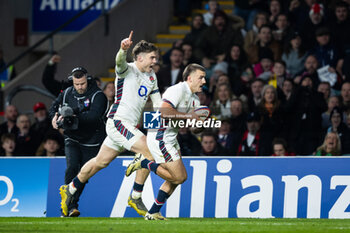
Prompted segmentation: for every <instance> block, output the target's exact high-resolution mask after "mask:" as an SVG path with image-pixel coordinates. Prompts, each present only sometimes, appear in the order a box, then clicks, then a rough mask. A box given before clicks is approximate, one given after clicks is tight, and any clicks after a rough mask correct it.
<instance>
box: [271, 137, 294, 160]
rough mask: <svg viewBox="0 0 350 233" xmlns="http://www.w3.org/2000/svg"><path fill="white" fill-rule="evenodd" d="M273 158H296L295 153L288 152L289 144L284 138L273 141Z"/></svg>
mask: <svg viewBox="0 0 350 233" xmlns="http://www.w3.org/2000/svg"><path fill="white" fill-rule="evenodd" d="M272 149H273V154H272V156H295V153H293V152H288V150H287V142H286V140H284V139H283V138H274V139H273V141H272Z"/></svg>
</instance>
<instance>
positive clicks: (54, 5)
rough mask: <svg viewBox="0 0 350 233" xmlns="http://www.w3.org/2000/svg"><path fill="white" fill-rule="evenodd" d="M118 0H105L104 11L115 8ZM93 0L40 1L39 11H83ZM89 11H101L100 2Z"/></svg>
mask: <svg viewBox="0 0 350 233" xmlns="http://www.w3.org/2000/svg"><path fill="white" fill-rule="evenodd" d="M119 1H120V0H105V1H104V2H105V7H104V8H105V9H106V10H108V9H111V8H113V7H115V6H116V5H117V4H118V2H119ZM93 2H94V0H41V1H40V11H46V10H50V11H69V10H75V11H80V10H84V9H85V8H86V7H87V6H89V5H90V4H92V3H93ZM90 10H102V2H99V3H97V4H96V5H95V6H94V7H92V8H90Z"/></svg>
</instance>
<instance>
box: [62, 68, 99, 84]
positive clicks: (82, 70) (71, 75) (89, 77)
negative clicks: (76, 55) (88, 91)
mask: <svg viewBox="0 0 350 233" xmlns="http://www.w3.org/2000/svg"><path fill="white" fill-rule="evenodd" d="M77 71H80V72H82V73H83V74H84V75H85V76H86V79H87V81H88V82H89V83H90V82H91V81H92V80H94V78H93V77H92V76H91V75H89V74H88V72H87V70H86V69H85V68H84V67H81V66H78V67H75V68H74V69H73V70H72V72H71V73H70V75H69V76H68V81H69V82H73V73H75V72H77Z"/></svg>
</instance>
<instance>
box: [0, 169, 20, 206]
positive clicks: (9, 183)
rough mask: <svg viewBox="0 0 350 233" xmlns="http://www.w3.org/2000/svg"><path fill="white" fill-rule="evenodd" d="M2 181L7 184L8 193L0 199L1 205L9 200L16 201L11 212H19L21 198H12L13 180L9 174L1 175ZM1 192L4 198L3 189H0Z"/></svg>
mask: <svg viewBox="0 0 350 233" xmlns="http://www.w3.org/2000/svg"><path fill="white" fill-rule="evenodd" d="M1 181H2V182H4V183H5V185H6V186H7V188H5V189H4V190H6V191H7V193H6V195H5V197H4V198H3V199H0V206H3V205H6V204H7V203H8V202H9V201H11V202H14V205H13V207H12V208H11V212H19V209H17V207H18V205H19V200H18V199H17V198H12V196H13V190H14V189H13V183H12V181H11V180H10V178H8V177H7V176H0V182H1ZM0 194H1V196H0V198H2V196H3V195H2V189H0Z"/></svg>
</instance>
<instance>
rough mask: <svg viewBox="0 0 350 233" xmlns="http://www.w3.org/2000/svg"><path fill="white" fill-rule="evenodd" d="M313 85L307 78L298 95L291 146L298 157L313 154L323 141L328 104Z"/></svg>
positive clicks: (304, 78) (291, 133) (302, 83)
mask: <svg viewBox="0 0 350 233" xmlns="http://www.w3.org/2000/svg"><path fill="white" fill-rule="evenodd" d="M313 85H314V84H313V80H312V79H311V78H310V77H309V76H305V77H303V79H302V80H301V86H300V87H299V88H298V90H297V93H296V103H295V106H294V111H293V113H294V114H293V115H294V120H293V122H292V125H293V127H292V128H291V132H290V137H291V142H290V143H289V144H290V145H292V146H293V148H294V149H295V150H296V153H297V154H298V155H310V154H312V153H313V152H314V151H315V149H316V147H317V145H318V144H319V142H320V140H321V138H320V135H321V132H322V131H321V129H322V113H323V112H324V111H326V110H327V104H326V101H325V100H324V98H323V95H322V93H319V92H317V91H315V89H314V88H313ZM305 142H307V143H305Z"/></svg>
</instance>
